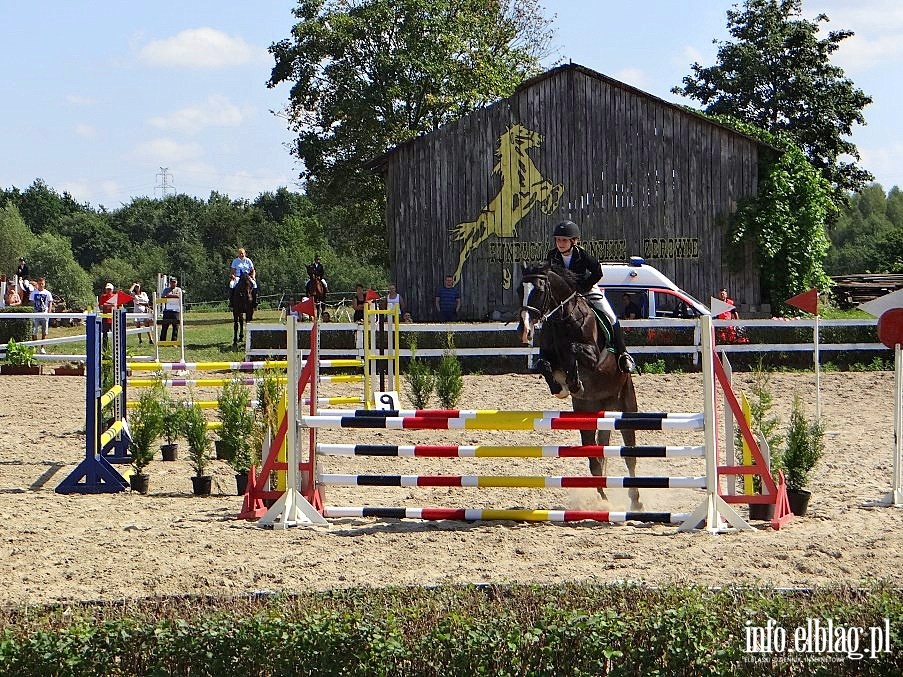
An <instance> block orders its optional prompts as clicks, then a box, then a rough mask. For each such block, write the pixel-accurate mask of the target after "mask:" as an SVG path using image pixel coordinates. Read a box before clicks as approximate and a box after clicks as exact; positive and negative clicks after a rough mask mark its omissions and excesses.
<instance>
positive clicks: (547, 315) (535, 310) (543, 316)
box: [521, 275, 577, 322]
mask: <svg viewBox="0 0 903 677" xmlns="http://www.w3.org/2000/svg"><path fill="white" fill-rule="evenodd" d="M531 277H532V278H533V279H538V278H540V277H542V278H545V280H546V282H548V280H549V276H548V275H533V276H531ZM546 296H547V297H551V296H552V293H551V291H550V292H549V293H547V294H546ZM575 296H577V291H576V290H574V291H572V292H571V294H570V296H568V297H567V298H566V299H564V300H563V301H561V303H559V304H558V305H557V306H555V307H554V308H552V309H551V310H549V311H548V312H546V313H543V312H542V310H540V309H539V308H534V307H533V306H523V307H522V308H521V310H526V311H527V312H528V313H530V314H531V315H532V314H535V315H536V316H537V317H538V318H539V319H537V322H544V321H546V320H548V319H549V318H550V317H552V315H554V314H555V313H557V312H558V311H559V310H562V309H563V308H564V306H565V304H566V303H567V302H568V301H570V300H571V299H572V298H574V297H575ZM552 301H553V302H554V301H555V299H554V298H552Z"/></svg>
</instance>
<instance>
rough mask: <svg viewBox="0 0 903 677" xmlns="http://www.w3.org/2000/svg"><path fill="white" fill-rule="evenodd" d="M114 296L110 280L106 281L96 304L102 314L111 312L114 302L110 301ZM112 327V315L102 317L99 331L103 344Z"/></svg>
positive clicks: (110, 313) (114, 291)
mask: <svg viewBox="0 0 903 677" xmlns="http://www.w3.org/2000/svg"><path fill="white" fill-rule="evenodd" d="M115 296H116V290H115V289H114V288H113V283H112V282H107V283H106V285H105V286H104V288H103V294H101V295H100V298H99V299H97V305H99V306H100V312H101V313H103V314H104V315H111V316H112V314H113V310H114V308H115V304H114V303H113V302H112V301H111V299H113V298H114V297H115ZM112 328H113V318H112V317H104V318H102V319H101V322H100V333H101V337H102V339H103V343H104V345H106V343H107V339H108V338H109V336H110V330H111V329H112Z"/></svg>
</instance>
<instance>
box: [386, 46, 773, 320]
mask: <svg viewBox="0 0 903 677" xmlns="http://www.w3.org/2000/svg"><path fill="white" fill-rule="evenodd" d="M760 150H761V146H760V144H759V143H758V142H757V141H756V140H754V139H752V138H750V137H747V136H744V135H742V134H739V133H737V132H735V131H733V130H731V129H729V128H727V127H724V126H721V125H718V124H715V123H713V122H711V121H709V120H707V119H705V118H704V117H702V116H699V115H696V114H694V113H692V112H689V111H687V110H685V109H684V108H681V107H680V106H677V105H675V104H672V103H668V102H666V101H664V100H662V99H659V98H657V97H654V96H651V95H649V94H647V93H645V92H642V91H640V90H638V89H636V88H634V87H631V86H629V85H626V84H624V83H622V82H618V81H617V80H613V79H612V78H609V77H606V76H605V75H602V74H601V73H597V72H595V71H593V70H590V69H588V68H585V67H583V66H579V65H577V64H569V65H565V66H560V67H558V68H555V69H553V70H550V71H548V72H546V73H544V74H542V75H539V76H537V77H535V78H532V79H530V80H528V81H526V82H524V83H523V84H522V85H521V86H520V87H519V88H518V89H517V91H516V92H515V93H514V94H513V95H512V96H510V97H508V98H506V99H503V100H501V101H498V102H496V103H494V104H493V105H491V106H487V107H486V108H482V109H480V110H477V111H474V112H473V113H471V114H469V115H467V116H466V117H464V118H462V119H460V120H458V121H456V122H454V123H451V124H448V125H445V126H444V127H441V128H440V129H438V130H436V131H435V132H432V133H430V134H426V135H424V136H421V137H419V138H417V139H415V140H412V141H410V142H408V143H405V144H402V145H400V146H397V147H396V148H394V149H392V150H391V151H389V152H388V153H386V154H385V155H384V156H382V157H381V158H379V159H378V160H377V161H376V162H374V167H375V169H376V171H378V172H381V173H382V174H383V175H384V177H385V181H386V190H387V205H386V222H387V229H388V238H389V251H390V256H391V265H392V273H393V276H394V279H395V281H396V282H397V285H398V289H399V291H400V292H401V293H402V295H403V296H405V298H406V299H407V302H408V306H409V308H410V310H411V312H412V314H413V316H414V319H415V320H417V321H427V320H431V319H433V318H434V317H435V314H434V312H433V298H434V296H435V291H436V288H437V287H438V286H439V285H440V284H441V283H442V279H443V276H444V275H445V274H452V275H454V276H455V278H456V280H457V281H458V286H459V289H460V291H461V296H462V312H461V316H462V319H473V320H480V319H488V318H492V317H493V316H495V317H498V316H499V315H498V314H496V313H494V311H500V312H501V313H510V312H511V311H512V310H514V309H516V308H517V307H518V306H519V305H520V302H519V300H518V298H517V294H518V291H519V290H518V271H519V269H520V266H521V264H522V263H523V262H529V261H537V260H540V259H542V258H544V257H545V255H546V252H547V251H548V250H549V249H550V248H551V246H552V240H551V231H552V229H553V227H554V226H555V224H557V223H558V222H559V221H561V220H563V219H566V218H567V219H571V220H573V221H575V222H576V223H577V224H579V226H580V228H581V230H582V235H583V241H584V244H585V246H586V247H587V248H588V249H590V250H591V251H592V252H593V253H594V254H595V255H596V257H597V258H599V260H601V261H619V262H623V261H626V260H627V259H628V258H629V257H630V256H642V257H644V258H645V259H646V260H647V261H648V262H649V263H650V264H652V265H654V266H656V267H657V268H659V269H660V270H661V271H662V272H664V273H665V274H666V275H668V277H670V278H671V279H672V280H674V281H675V282H676V283H677V284H678V285H679V286H680V287H682V288H684V289H685V290H687V291H688V292H690V293H691V294H693V295H694V296H696V297H698V298H699V299H701V300H703V301H705V302H708V299H709V297H710V296H712V295H713V294H715V293H716V291H717V290H718V289H720V288H721V287H722V286H727V287H728V289H729V290H730V294H731V296H732V297H733V298H734V299H735V301H736V302H737V303H738V305H742V306H743V308H748V307H749V306H758V305H759V304H760V302H761V299H760V289H759V272H758V269H757V268H756V266H755V265H754V263H753V261H754V259H753V257H752V253H751V252H750V251H745V252H734V251H730V249H731V247H730V246H729V245H728V244H727V243H726V237H725V235H726V227H727V222H728V218H729V216H730V214H731V213H732V212H733V211H734V210H735V209H736V206H737V201H738V200H739V199H740V198H743V197H745V196H748V195H754V194H755V193H756V191H757V179H758V172H757V166H758V155H759V151H760ZM729 255H730V256H729ZM729 258H730V260H731V262H732V263H734V267H733V268H731V267H729V265H728V263H729ZM737 260H739V261H741V262H744V261H745V264H743V263H741V265H736V261H737Z"/></svg>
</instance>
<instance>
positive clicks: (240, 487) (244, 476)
mask: <svg viewBox="0 0 903 677" xmlns="http://www.w3.org/2000/svg"><path fill="white" fill-rule="evenodd" d="M235 488H236V490H237V491H238V495H239V496H244V495H245V492H247V490H248V473H246V472H237V473H235Z"/></svg>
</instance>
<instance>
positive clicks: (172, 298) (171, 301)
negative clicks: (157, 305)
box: [160, 277, 182, 341]
mask: <svg viewBox="0 0 903 677" xmlns="http://www.w3.org/2000/svg"><path fill="white" fill-rule="evenodd" d="M163 298H165V299H166V304H165V305H164V306H163V319H162V320H161V322H160V340H161V341H165V340H166V330H167V329H168V328H169V327H172V340H173V341H178V340H179V321H180V319H181V317H182V315H181V313H182V288H181V287H180V286H179V278H177V277H171V278H169V286H168V287H167V288H166V289H164V290H163Z"/></svg>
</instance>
